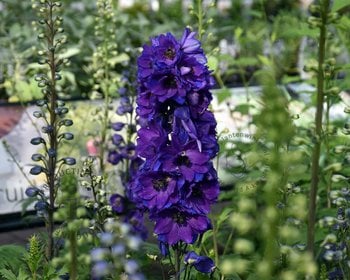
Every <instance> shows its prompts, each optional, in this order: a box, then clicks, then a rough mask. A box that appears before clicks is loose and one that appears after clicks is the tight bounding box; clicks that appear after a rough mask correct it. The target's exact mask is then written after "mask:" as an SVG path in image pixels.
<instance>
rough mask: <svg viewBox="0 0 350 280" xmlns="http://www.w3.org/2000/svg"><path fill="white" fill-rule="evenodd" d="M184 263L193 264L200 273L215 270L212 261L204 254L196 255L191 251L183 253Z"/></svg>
mask: <svg viewBox="0 0 350 280" xmlns="http://www.w3.org/2000/svg"><path fill="white" fill-rule="evenodd" d="M184 262H185V264H187V265H190V266H194V268H195V269H196V270H198V271H199V272H202V273H212V272H213V271H214V270H215V264H214V261H213V260H212V259H211V258H209V257H206V256H198V255H197V254H196V253H195V252H193V251H191V252H188V253H187V254H186V255H185V259H184Z"/></svg>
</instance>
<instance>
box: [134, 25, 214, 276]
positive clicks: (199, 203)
mask: <svg viewBox="0 0 350 280" xmlns="http://www.w3.org/2000/svg"><path fill="white" fill-rule="evenodd" d="M206 63H207V59H206V57H205V55H204V52H203V49H202V48H201V43H200V41H199V40H198V39H196V38H195V33H194V32H191V31H190V30H189V29H186V30H185V31H184V33H183V36H182V38H181V39H180V40H179V41H177V40H176V38H175V37H174V36H173V35H171V34H170V33H167V34H165V35H159V36H157V37H155V38H153V39H152V40H151V45H145V46H144V48H143V52H142V54H141V56H140V57H139V59H138V83H139V88H138V96H137V99H136V103H137V108H136V113H137V116H138V120H139V125H140V129H139V130H138V133H137V136H138V137H137V146H136V155H137V156H139V157H141V158H142V159H143V160H144V162H143V163H142V164H141V165H140V166H139V170H138V172H137V173H135V178H134V179H133V180H132V182H131V183H130V185H129V191H128V196H129V197H130V199H131V200H132V201H133V202H134V203H135V204H136V205H137V207H139V209H140V210H142V211H148V212H149V214H150V218H151V219H152V220H153V221H154V222H155V233H156V234H157V235H158V240H159V242H160V244H161V250H162V251H164V252H163V253H164V254H166V252H165V250H164V248H166V246H169V245H174V244H176V243H178V242H179V241H183V242H185V243H193V242H194V241H195V240H196V239H197V237H198V235H199V234H202V233H204V232H205V231H206V230H208V229H209V228H210V221H209V219H208V218H207V216H206V215H207V214H208V212H209V210H210V206H211V204H213V203H214V202H215V201H216V199H217V197H218V193H219V182H218V178H217V175H216V172H215V170H214V168H213V164H212V162H211V161H212V159H213V158H214V157H215V156H216V155H217V153H218V149H219V145H218V143H217V138H216V121H215V118H214V115H213V114H212V113H211V112H210V111H209V110H208V107H209V104H210V101H211V100H212V95H211V93H210V89H211V88H212V86H213V84H214V81H213V78H212V76H211V73H210V71H209V69H208V67H207V65H206ZM205 261H207V260H205ZM205 261H203V262H201V264H202V263H203V264H205ZM198 267H199V268H200V269H201V270H204V269H202V268H201V267H200V266H199V265H198Z"/></svg>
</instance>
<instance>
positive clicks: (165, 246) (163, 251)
mask: <svg viewBox="0 0 350 280" xmlns="http://www.w3.org/2000/svg"><path fill="white" fill-rule="evenodd" d="M158 239H159V238H158ZM158 246H159V251H160V253H161V254H162V255H163V257H166V256H168V255H169V245H168V244H167V243H165V242H163V241H160V240H159V242H158Z"/></svg>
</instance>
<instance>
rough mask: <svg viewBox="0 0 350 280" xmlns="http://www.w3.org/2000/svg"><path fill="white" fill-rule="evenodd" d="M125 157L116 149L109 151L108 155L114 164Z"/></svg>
mask: <svg viewBox="0 0 350 280" xmlns="http://www.w3.org/2000/svg"><path fill="white" fill-rule="evenodd" d="M122 159H123V157H122V156H121V155H120V154H119V153H118V152H116V151H110V152H108V157H107V161H108V162H109V163H111V164H113V165H116V164H118V163H119V162H120V161H121V160H122Z"/></svg>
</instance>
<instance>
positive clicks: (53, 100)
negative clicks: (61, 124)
mask: <svg viewBox="0 0 350 280" xmlns="http://www.w3.org/2000/svg"><path fill="white" fill-rule="evenodd" d="M48 8H49V15H48V21H47V26H48V34H47V43H48V44H47V51H48V60H49V62H48V63H49V67H50V85H49V88H50V96H49V98H50V102H49V104H48V110H49V114H50V116H49V117H50V119H49V124H50V126H51V127H53V130H52V131H51V132H50V133H49V145H50V146H49V149H52V150H54V151H57V146H58V142H57V124H56V112H55V111H56V107H57V92H56V78H55V75H56V57H55V46H54V39H55V35H56V30H55V26H54V21H53V8H54V3H53V2H52V1H50V2H49V3H48ZM56 165H57V157H56V156H50V157H49V162H48V170H49V173H48V175H47V183H48V186H49V207H48V218H47V222H46V228H47V233H48V245H47V258H48V259H49V260H51V259H52V258H53V256H54V240H53V232H54V220H53V213H54V210H55V170H56Z"/></svg>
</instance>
